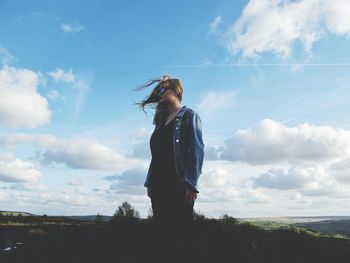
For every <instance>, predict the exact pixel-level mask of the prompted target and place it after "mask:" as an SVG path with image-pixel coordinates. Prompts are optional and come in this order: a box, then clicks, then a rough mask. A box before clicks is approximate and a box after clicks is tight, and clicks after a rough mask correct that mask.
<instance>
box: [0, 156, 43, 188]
mask: <svg viewBox="0 0 350 263" xmlns="http://www.w3.org/2000/svg"><path fill="white" fill-rule="evenodd" d="M40 176H41V174H40V172H39V171H38V170H37V169H35V166H34V165H33V164H32V163H29V162H25V161H22V160H20V159H17V158H15V157H14V156H12V155H3V156H0V181H3V182H29V183H31V182H36V181H38V179H39V177H40Z"/></svg>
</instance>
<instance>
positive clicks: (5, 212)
mask: <svg viewBox="0 0 350 263" xmlns="http://www.w3.org/2000/svg"><path fill="white" fill-rule="evenodd" d="M0 215H3V216H39V215H35V214H31V213H26V212H20V211H1V210H0Z"/></svg>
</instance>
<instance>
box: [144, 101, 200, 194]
mask: <svg viewBox="0 0 350 263" xmlns="http://www.w3.org/2000/svg"><path fill="white" fill-rule="evenodd" d="M158 128H159V126H156V127H155V130H156V129H158ZM173 146H174V157H175V160H174V161H175V168H176V174H177V176H178V178H179V181H180V182H182V183H184V185H185V186H186V187H189V188H191V189H192V190H194V191H195V192H196V193H199V191H198V184H197V183H198V178H199V176H200V175H201V174H202V166H203V159H204V143H203V139H202V122H201V119H200V117H199V115H198V113H197V112H195V111H194V110H192V109H191V108H189V107H187V106H186V105H184V106H182V108H181V110H180V111H179V112H178V113H177V115H176V117H175V124H174V131H173ZM152 161H153V158H152V159H151V162H150V165H149V168H148V173H147V177H146V181H145V183H144V186H145V187H152V186H151V184H150V177H151V172H152Z"/></svg>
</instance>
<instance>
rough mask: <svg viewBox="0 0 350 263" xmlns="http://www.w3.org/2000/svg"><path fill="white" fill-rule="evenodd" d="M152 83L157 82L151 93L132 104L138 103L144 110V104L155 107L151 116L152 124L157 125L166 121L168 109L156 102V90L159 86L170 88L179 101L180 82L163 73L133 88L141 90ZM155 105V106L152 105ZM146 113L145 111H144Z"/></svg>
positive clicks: (181, 91) (180, 95)
mask: <svg viewBox="0 0 350 263" xmlns="http://www.w3.org/2000/svg"><path fill="white" fill-rule="evenodd" d="M154 83H158V84H157V85H156V86H155V87H154V88H153V90H152V92H151V94H150V95H148V96H146V97H145V98H144V99H143V100H142V101H141V102H137V103H134V104H137V105H139V107H140V108H141V109H142V110H143V111H144V112H145V106H148V105H149V104H150V107H152V108H153V109H155V114H154V118H153V124H154V125H156V126H158V125H159V124H161V123H163V122H165V121H166V119H167V118H168V115H169V114H168V111H167V109H166V107H165V105H164V104H162V103H158V101H159V100H158V92H159V89H160V88H161V87H164V88H167V87H169V88H171V89H172V90H173V91H174V92H175V94H176V96H177V97H178V98H179V100H180V102H181V101H182V93H183V88H182V83H181V80H179V79H174V78H170V76H168V75H164V76H162V77H160V78H154V79H151V80H149V81H148V82H146V83H145V84H142V85H140V86H138V87H137V88H135V89H134V90H142V89H145V88H147V87H149V86H151V85H152V84H154ZM154 105H155V106H154ZM145 113H146V112H145Z"/></svg>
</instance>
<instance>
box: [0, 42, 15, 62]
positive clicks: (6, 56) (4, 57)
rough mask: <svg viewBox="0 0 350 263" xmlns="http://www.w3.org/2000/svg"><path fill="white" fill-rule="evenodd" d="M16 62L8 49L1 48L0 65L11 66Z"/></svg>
mask: <svg viewBox="0 0 350 263" xmlns="http://www.w3.org/2000/svg"><path fill="white" fill-rule="evenodd" d="M15 60H16V58H15V57H14V56H13V55H12V54H11V53H10V52H9V51H8V50H7V49H6V48H4V47H1V46H0V64H2V66H6V65H9V64H10V63H12V62H14V61H15Z"/></svg>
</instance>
